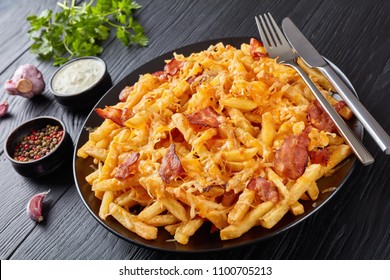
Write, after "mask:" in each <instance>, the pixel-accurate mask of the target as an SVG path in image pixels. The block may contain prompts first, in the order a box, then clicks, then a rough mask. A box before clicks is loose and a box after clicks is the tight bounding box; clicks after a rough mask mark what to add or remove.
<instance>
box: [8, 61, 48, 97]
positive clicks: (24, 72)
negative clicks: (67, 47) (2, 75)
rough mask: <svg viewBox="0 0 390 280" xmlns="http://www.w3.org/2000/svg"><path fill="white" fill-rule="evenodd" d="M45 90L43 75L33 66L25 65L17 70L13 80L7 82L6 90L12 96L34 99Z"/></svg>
mask: <svg viewBox="0 0 390 280" xmlns="http://www.w3.org/2000/svg"><path fill="white" fill-rule="evenodd" d="M44 89H45V81H44V80H43V75H42V73H41V72H40V71H39V70H38V68H36V67H35V66H34V65H32V64H24V65H21V66H19V68H18V69H16V71H15V73H14V75H13V77H12V79H10V80H7V81H6V82H5V85H4V90H5V92H7V93H8V94H10V95H20V96H22V97H26V98H32V97H34V96H36V95H38V94H40V93H41V92H42V91H43V90H44Z"/></svg>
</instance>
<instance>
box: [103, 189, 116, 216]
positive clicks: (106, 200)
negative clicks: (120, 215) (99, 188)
mask: <svg viewBox="0 0 390 280" xmlns="http://www.w3.org/2000/svg"><path fill="white" fill-rule="evenodd" d="M114 198H115V194H114V192H113V191H108V192H104V195H103V198H102V203H101V204H100V208H99V217H100V218H101V219H103V220H105V219H106V217H107V216H108V215H109V214H110V203H111V202H113V201H114Z"/></svg>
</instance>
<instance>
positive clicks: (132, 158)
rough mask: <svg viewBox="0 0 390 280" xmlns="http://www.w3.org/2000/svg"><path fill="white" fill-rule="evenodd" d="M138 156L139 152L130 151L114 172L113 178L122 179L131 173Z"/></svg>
mask: <svg viewBox="0 0 390 280" xmlns="http://www.w3.org/2000/svg"><path fill="white" fill-rule="evenodd" d="M139 157H140V153H136V152H131V153H130V154H129V155H128V156H127V157H126V158H125V159H124V161H123V162H122V163H121V164H120V165H119V166H118V169H117V171H116V173H115V178H116V179H118V180H124V179H127V178H129V177H130V176H131V175H132V172H133V167H134V164H135V163H136V162H137V160H138V158H139Z"/></svg>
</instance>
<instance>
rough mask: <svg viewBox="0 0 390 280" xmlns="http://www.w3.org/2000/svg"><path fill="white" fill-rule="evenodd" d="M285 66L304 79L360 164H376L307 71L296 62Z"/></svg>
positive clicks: (290, 62) (286, 62) (287, 62)
mask: <svg viewBox="0 0 390 280" xmlns="http://www.w3.org/2000/svg"><path fill="white" fill-rule="evenodd" d="M283 64H286V65H289V66H291V67H293V68H294V69H295V70H296V71H297V72H298V74H299V75H300V76H301V77H302V79H303V80H304V82H305V83H306V85H307V86H308V87H309V88H310V90H311V91H312V92H313V94H314V96H315V97H316V99H317V100H318V102H319V103H320V104H321V106H322V108H323V109H324V110H325V111H326V112H327V113H328V115H329V117H330V118H331V119H332V120H333V122H334V123H335V125H336V127H337V129H338V131H339V133H340V134H341V135H342V136H343V138H344V139H345V141H346V142H347V143H348V144H349V146H350V147H351V148H352V150H353V152H354V153H355V155H356V156H357V157H358V159H359V160H360V162H361V163H362V164H363V165H369V164H371V163H373V162H374V158H373V157H372V155H371V154H370V153H369V152H368V151H367V150H366V148H365V147H364V146H363V144H362V143H361V142H360V140H359V139H358V138H357V137H356V135H355V134H354V133H353V132H352V130H351V129H350V127H349V126H348V125H347V123H346V122H345V121H344V120H343V119H342V118H341V116H340V115H339V113H338V112H337V111H336V110H335V109H334V108H333V106H332V105H331V104H330V103H329V102H328V100H327V99H326V98H325V96H324V95H322V93H321V92H320V91H319V90H318V88H317V87H316V85H315V84H314V83H313V82H312V80H311V79H310V78H309V76H308V75H307V74H306V72H305V71H303V70H302V68H301V67H300V66H299V65H298V64H297V63H296V62H295V61H284V62H283Z"/></svg>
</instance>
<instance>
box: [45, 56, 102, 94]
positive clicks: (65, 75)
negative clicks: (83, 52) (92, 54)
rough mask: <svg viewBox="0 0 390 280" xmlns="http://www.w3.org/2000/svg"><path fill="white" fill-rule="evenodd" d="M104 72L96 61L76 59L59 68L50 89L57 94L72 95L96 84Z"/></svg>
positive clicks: (100, 62) (98, 61) (100, 64)
mask: <svg viewBox="0 0 390 280" xmlns="http://www.w3.org/2000/svg"><path fill="white" fill-rule="evenodd" d="M104 72H105V65H104V63H103V62H102V61H100V60H96V59H89V58H86V59H78V60H75V61H74V62H71V63H69V64H67V65H65V66H64V67H63V68H61V69H60V70H59V71H58V72H57V74H56V75H55V76H54V77H53V80H52V84H51V86H52V88H53V90H54V91H55V92H56V93H57V94H61V95H72V94H77V93H80V92H83V91H85V90H87V89H89V88H90V87H92V86H93V85H94V84H96V83H97V82H98V81H99V80H100V78H101V77H103V75H104Z"/></svg>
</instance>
